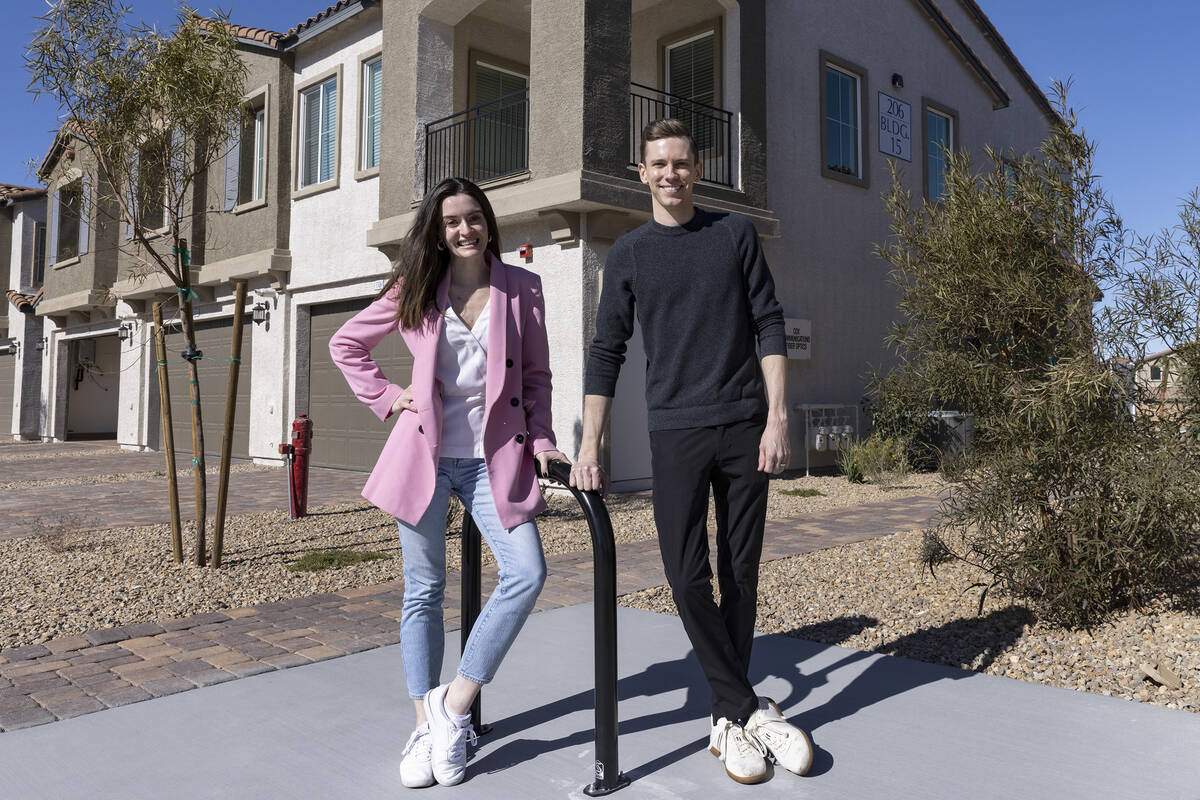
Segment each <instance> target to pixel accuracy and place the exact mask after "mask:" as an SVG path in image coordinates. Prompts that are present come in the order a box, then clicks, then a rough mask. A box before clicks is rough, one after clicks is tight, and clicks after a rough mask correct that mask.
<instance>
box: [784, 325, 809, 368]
mask: <svg viewBox="0 0 1200 800" xmlns="http://www.w3.org/2000/svg"><path fill="white" fill-rule="evenodd" d="M783 327H784V338H785V339H786V340H787V355H788V358H791V359H808V358H810V357H811V353H812V350H811V349H810V347H809V345H810V344H811V342H810V341H809V340H810V339H811V338H812V320H807V319H794V318H792V317H787V318H785V319H784V320H783Z"/></svg>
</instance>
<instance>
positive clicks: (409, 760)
mask: <svg viewBox="0 0 1200 800" xmlns="http://www.w3.org/2000/svg"><path fill="white" fill-rule="evenodd" d="M430 741H431V740H430V738H429V723H428V722H427V723H425V724H424V725H422V726H421V727H419V728H417V729H416V730H415V731H413V732H412V736H409V737H408V744H406V745H404V753H403V755H404V757H403V758H401V759H400V783H402V784H404V785H405V786H407V787H408V788H409V789H423V788H424V787H426V786H433V785H434V784H435V783H437V781H436V780H434V778H433V759H432V758H431V757H430V755H429V750H430Z"/></svg>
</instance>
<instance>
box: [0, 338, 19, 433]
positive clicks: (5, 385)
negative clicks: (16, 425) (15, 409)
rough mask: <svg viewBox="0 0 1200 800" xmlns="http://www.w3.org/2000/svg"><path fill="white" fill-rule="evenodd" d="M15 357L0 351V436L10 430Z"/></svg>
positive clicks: (15, 380)
mask: <svg viewBox="0 0 1200 800" xmlns="http://www.w3.org/2000/svg"><path fill="white" fill-rule="evenodd" d="M16 370H17V357H16V356H12V355H6V354H4V353H0V436H3V437H4V438H8V434H9V433H10V432H11V431H12V401H13V388H14V387H15V386H16V384H17V372H16Z"/></svg>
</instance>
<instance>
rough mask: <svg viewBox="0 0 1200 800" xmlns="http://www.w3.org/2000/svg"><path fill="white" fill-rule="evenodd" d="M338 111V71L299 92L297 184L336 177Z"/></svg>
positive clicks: (313, 183) (302, 186) (316, 182)
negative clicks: (298, 167) (298, 163)
mask: <svg viewBox="0 0 1200 800" xmlns="http://www.w3.org/2000/svg"><path fill="white" fill-rule="evenodd" d="M337 113H338V79H337V76H336V75H334V76H333V77H330V78H327V79H325V80H324V81H322V82H320V83H318V84H317V85H315V86H311V87H309V88H307V89H304V90H302V91H301V92H300V159H299V160H300V170H299V173H300V175H299V185H298V188H300V189H304V188H306V187H308V186H315V185H316V184H319V183H325V182H326V181H331V180H333V179H334V178H335V177H336V174H337V164H336V161H337Z"/></svg>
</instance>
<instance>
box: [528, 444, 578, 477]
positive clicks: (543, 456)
mask: <svg viewBox="0 0 1200 800" xmlns="http://www.w3.org/2000/svg"><path fill="white" fill-rule="evenodd" d="M533 458H534V460H535V461H537V463H538V469H539V470H540V471H541V473H542V474H543V475H549V474H550V462H551V461H564V462H566V463H567V464H570V463H571V460H570V459H569V458H567V457H566V456H565V455H563V454H562V453H560V452H559V451H557V450H543V451H542V452H540V453H534V454H533Z"/></svg>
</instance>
